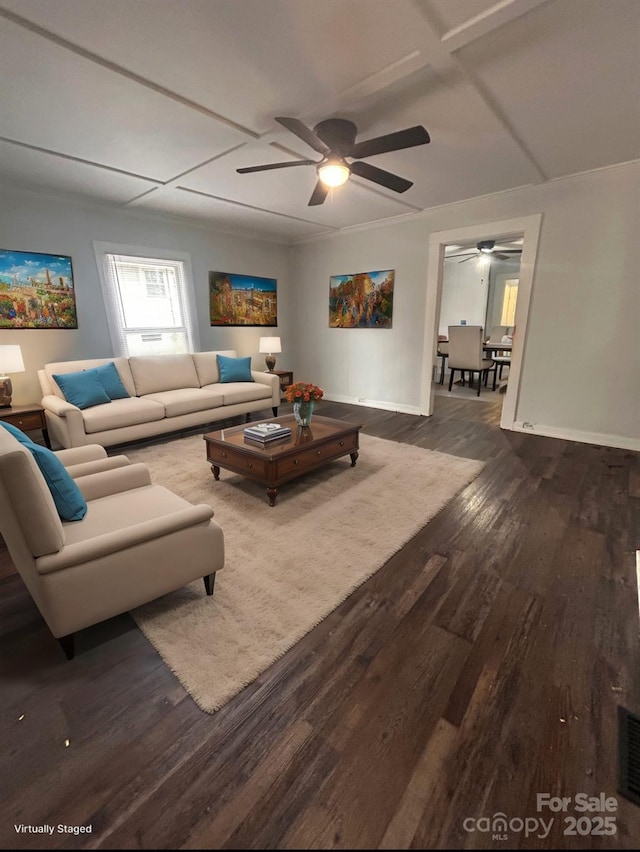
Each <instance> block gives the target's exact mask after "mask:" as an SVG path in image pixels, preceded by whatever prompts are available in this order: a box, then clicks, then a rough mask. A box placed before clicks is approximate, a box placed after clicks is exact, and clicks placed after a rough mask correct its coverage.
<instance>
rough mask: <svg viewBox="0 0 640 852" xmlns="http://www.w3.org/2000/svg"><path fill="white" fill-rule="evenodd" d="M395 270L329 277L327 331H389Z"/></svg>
mask: <svg viewBox="0 0 640 852" xmlns="http://www.w3.org/2000/svg"><path fill="white" fill-rule="evenodd" d="M394 280H395V270H394V269H385V270H383V271H378V272H357V273H355V274H354V275H332V276H331V279H330V282H329V328H391V320H392V315H393V284H394Z"/></svg>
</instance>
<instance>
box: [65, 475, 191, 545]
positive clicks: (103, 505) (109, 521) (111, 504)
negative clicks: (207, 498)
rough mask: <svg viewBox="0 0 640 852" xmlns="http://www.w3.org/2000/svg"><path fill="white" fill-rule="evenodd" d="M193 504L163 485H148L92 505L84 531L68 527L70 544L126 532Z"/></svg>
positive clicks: (66, 533)
mask: <svg viewBox="0 0 640 852" xmlns="http://www.w3.org/2000/svg"><path fill="white" fill-rule="evenodd" d="M189 505H190V504H189V503H187V501H186V500H183V498H182V497H179V496H178V495H177V494H174V493H173V491H169V490H168V489H167V488H163V487H162V486H161V485H146V486H142V487H141V488H133V489H131V490H130V491H120V492H118V493H117V494H109V495H108V496H105V497H101V498H100V499H98V500H92V501H91V511H90V512H89V514H88V515H87V517H86V518H85V521H84V523H83V524H82V525H81V526H80V527H72V526H70V527H65V530H64V531H65V542H66V544H75V543H76V542H82V541H86V540H87V539H88V538H93V537H94V536H99V535H106V534H108V533H112V532H118V531H120V530H125V529H126V528H127V527H130V526H132V525H133V524H141V523H144V522H145V521H153V520H155V519H156V518H161V517H163V516H164V515H171V514H173V513H174V512H180V511H181V510H183V509H185V508H187V507H188V506H189Z"/></svg>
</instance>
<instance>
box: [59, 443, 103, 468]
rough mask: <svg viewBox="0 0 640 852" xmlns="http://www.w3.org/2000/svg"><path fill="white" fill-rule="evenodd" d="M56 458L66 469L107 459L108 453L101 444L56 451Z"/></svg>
mask: <svg viewBox="0 0 640 852" xmlns="http://www.w3.org/2000/svg"><path fill="white" fill-rule="evenodd" d="M56 456H57V457H58V458H59V459H60V461H61V462H62V464H63V465H64V466H65V467H70V466H71V465H76V464H84V463H85V462H92V461H97V460H98V459H106V457H107V451H106V450H105V448H104V447H102V446H101V445H100V444H87V445H86V446H84V447H70V448H69V449H68V450H56Z"/></svg>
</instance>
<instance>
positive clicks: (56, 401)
mask: <svg viewBox="0 0 640 852" xmlns="http://www.w3.org/2000/svg"><path fill="white" fill-rule="evenodd" d="M40 405H41V406H42V407H43V408H44V409H46V410H47V411H51V412H52V413H53V414H57V415H58V417H68V416H69V414H71V413H72V412H74V411H77V412H78V414H79V415H80V417H82V411H81V409H79V408H78V406H77V405H72V403H70V402H67V400H66V399H60V397H59V396H54V395H53V394H52V393H51V394H49V395H48V396H43V397H42V399H41V400H40Z"/></svg>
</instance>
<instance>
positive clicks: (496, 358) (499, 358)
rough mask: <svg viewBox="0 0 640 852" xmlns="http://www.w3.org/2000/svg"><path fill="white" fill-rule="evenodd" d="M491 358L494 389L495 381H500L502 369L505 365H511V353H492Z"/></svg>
mask: <svg viewBox="0 0 640 852" xmlns="http://www.w3.org/2000/svg"><path fill="white" fill-rule="evenodd" d="M491 357H492V358H493V365H494V366H493V390H495V389H496V382H497V380H498V379H499V380H500V381H502V371H503V370H504V368H505V367H510V366H511V355H492V356H491Z"/></svg>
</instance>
